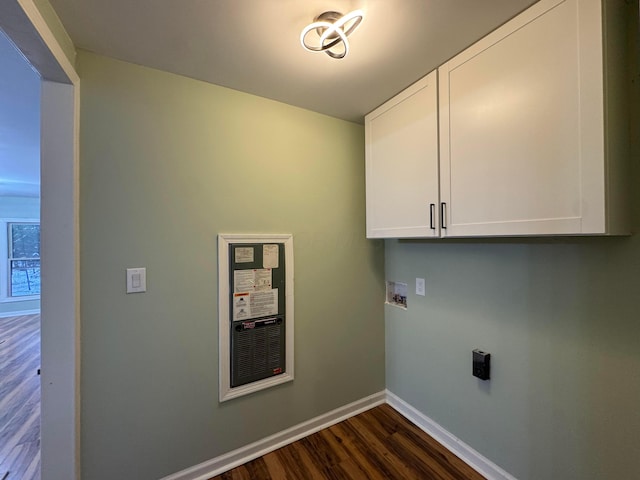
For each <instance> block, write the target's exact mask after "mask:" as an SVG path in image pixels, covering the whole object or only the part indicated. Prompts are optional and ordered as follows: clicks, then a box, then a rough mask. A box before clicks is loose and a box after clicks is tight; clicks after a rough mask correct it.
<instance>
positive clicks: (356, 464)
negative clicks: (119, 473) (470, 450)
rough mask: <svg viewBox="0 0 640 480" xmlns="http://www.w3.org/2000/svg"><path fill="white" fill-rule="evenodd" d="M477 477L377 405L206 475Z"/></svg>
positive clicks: (302, 479) (261, 478) (280, 479)
mask: <svg viewBox="0 0 640 480" xmlns="http://www.w3.org/2000/svg"><path fill="white" fill-rule="evenodd" d="M327 479H328V480H360V479H372V480H394V479H398V480H399V479H402V480H412V479H415V480H418V479H419V480H481V479H484V477H483V476H482V475H480V474H479V473H478V472H476V471H475V470H473V469H472V468H471V467H469V466H468V465H467V464H466V463H464V462H463V461H462V460H460V459H459V458H458V457H456V456H455V455H453V454H452V453H451V452H449V451H448V450H447V449H446V448H444V447H443V446H442V445H441V444H439V443H438V442H436V441H435V440H434V439H433V438H432V437H430V436H429V435H427V434H426V433H424V432H423V431H422V430H420V429H419V428H418V427H417V426H415V425H414V424H412V423H411V422H409V421H408V420H407V419H405V418H404V417H403V416H402V415H400V414H399V413H398V412H396V411H395V410H394V409H393V408H392V407H390V406H389V405H381V406H379V407H375V408H373V409H371V410H369V411H367V412H364V413H361V414H360V415H356V416H355V417H352V418H350V419H348V420H345V421H344V422H341V423H338V424H336V425H333V426H332V427H329V428H326V429H324V430H322V431H320V432H318V433H315V434H313V435H310V436H308V437H306V438H303V439H302V440H298V441H297V442H294V443H292V444H290V445H287V446H285V447H283V448H280V449H278V450H276V451H274V452H271V453H269V454H267V455H264V456H263V457H260V458H257V459H255V460H253V461H251V462H249V463H246V464H245V465H242V466H240V467H237V468H234V469H233V470H230V471H228V472H225V473H223V474H221V475H218V476H216V477H213V478H212V479H210V480H327Z"/></svg>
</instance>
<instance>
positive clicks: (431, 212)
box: [429, 203, 436, 230]
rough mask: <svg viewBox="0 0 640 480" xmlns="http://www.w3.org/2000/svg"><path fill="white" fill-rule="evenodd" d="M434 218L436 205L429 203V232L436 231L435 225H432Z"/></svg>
mask: <svg viewBox="0 0 640 480" xmlns="http://www.w3.org/2000/svg"><path fill="white" fill-rule="evenodd" d="M435 216H436V204H435V203H430V204H429V228H430V229H431V230H435V229H436V224H435V223H434V217H435Z"/></svg>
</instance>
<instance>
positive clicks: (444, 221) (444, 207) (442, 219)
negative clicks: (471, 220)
mask: <svg viewBox="0 0 640 480" xmlns="http://www.w3.org/2000/svg"><path fill="white" fill-rule="evenodd" d="M440 223H441V226H442V228H444V229H446V228H447V204H446V203H444V202H442V203H441V204H440Z"/></svg>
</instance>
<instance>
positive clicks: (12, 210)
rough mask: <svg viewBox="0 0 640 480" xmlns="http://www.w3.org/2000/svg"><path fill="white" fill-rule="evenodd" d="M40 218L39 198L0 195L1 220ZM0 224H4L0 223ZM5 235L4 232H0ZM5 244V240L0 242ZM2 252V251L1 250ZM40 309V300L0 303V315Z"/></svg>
mask: <svg viewBox="0 0 640 480" xmlns="http://www.w3.org/2000/svg"><path fill="white" fill-rule="evenodd" d="M39 218H40V199H39V198H33V197H13V196H11V197H2V196H0V219H2V220H7V219H10V220H15V219H25V220H38V219H39ZM1 225H3V226H4V225H5V224H4V223H2V224H1ZM2 234H3V235H6V233H5V232H2ZM0 244H3V245H6V241H4V240H3V241H2V242H0ZM3 253H4V252H3ZM39 309H40V300H39V299H38V300H18V301H10V302H3V303H0V315H2V316H7V315H10V314H12V313H15V312H25V311H32V310H39Z"/></svg>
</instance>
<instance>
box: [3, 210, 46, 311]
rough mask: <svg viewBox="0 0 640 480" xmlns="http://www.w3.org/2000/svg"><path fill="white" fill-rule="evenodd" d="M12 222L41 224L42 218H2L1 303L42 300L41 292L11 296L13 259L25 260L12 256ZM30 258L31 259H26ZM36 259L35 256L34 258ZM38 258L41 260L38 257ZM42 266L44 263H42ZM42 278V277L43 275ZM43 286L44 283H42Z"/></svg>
mask: <svg viewBox="0 0 640 480" xmlns="http://www.w3.org/2000/svg"><path fill="white" fill-rule="evenodd" d="M11 224H38V225H40V219H38V218H2V219H0V228H2V231H3V232H4V233H3V234H2V235H0V250H1V251H2V252H4V253H3V255H1V256H0V270H1V271H2V272H3V273H2V274H1V275H0V303H11V302H25V301H29V300H40V295H41V293H42V292H41V293H40V294H37V295H21V296H18V297H14V296H11V294H10V293H11V263H10V262H11V260H25V259H24V258H20V259H16V258H12V257H10V254H11V253H12V252H11V251H10V246H11V240H10V230H9V229H10V225H11ZM26 260H29V259H26ZM34 260H35V258H34ZM37 260H41V257H40V258H37ZM40 268H42V263H41V264H40ZM41 278H42V277H41ZM41 287H42V283H41Z"/></svg>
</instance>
